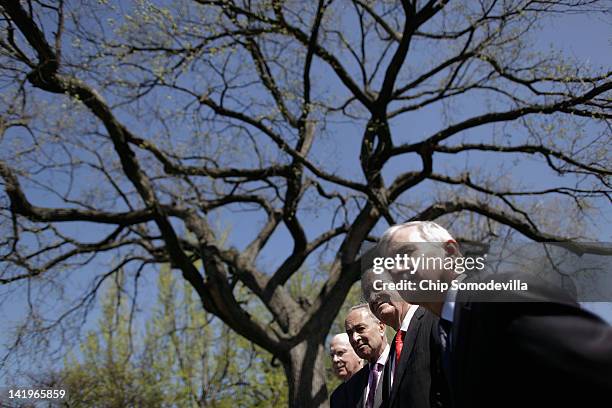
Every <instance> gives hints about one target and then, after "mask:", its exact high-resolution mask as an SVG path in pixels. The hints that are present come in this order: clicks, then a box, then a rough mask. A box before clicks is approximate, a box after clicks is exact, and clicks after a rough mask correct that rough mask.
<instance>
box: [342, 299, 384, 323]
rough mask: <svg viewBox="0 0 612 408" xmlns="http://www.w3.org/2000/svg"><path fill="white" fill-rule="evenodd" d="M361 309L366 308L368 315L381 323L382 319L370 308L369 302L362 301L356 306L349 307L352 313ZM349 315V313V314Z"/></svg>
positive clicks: (375, 321)
mask: <svg viewBox="0 0 612 408" xmlns="http://www.w3.org/2000/svg"><path fill="white" fill-rule="evenodd" d="M360 309H364V310H365V311H366V312H367V313H368V315H369V316H370V317H371V318H372V320H373V321H374V323H376V324H379V323H380V320H379V319H378V317H376V316H374V313H372V311H371V310H370V306H369V305H368V304H367V303H360V304H358V305H356V306H353V307H351V308H350V309H349V313H351V312H352V311H354V310H360ZM347 316H348V314H347Z"/></svg>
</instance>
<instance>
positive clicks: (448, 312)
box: [440, 274, 466, 323]
mask: <svg viewBox="0 0 612 408" xmlns="http://www.w3.org/2000/svg"><path fill="white" fill-rule="evenodd" d="M465 277H466V275H465V274H459V276H457V277H456V278H455V279H454V280H455V281H457V282H461V281H462V280H464V279H465ZM456 299H457V290H456V289H452V285H451V287H450V288H449V289H448V290H447V291H446V297H445V298H444V303H443V304H442V311H441V312H440V318H442V319H444V320H447V321H449V322H451V323H452V322H453V320H454V318H455V301H456Z"/></svg>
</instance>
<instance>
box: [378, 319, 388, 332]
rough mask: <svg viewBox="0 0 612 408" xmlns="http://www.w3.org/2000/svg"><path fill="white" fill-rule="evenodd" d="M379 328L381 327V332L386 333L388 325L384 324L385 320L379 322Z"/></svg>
mask: <svg viewBox="0 0 612 408" xmlns="http://www.w3.org/2000/svg"><path fill="white" fill-rule="evenodd" d="M378 328H379V329H380V332H381V333H384V332H385V329H386V328H387V325H386V324H384V323H383V322H378Z"/></svg>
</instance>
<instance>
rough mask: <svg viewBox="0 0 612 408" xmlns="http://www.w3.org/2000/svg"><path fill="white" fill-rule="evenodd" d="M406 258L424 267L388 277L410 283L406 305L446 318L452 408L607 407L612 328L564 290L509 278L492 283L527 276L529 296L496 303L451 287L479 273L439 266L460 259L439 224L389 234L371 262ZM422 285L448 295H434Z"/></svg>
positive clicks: (443, 335)
mask: <svg viewBox="0 0 612 408" xmlns="http://www.w3.org/2000/svg"><path fill="white" fill-rule="evenodd" d="M403 256H410V257H411V258H412V259H414V260H416V259H418V258H421V260H422V262H421V261H419V264H418V266H417V265H416V263H415V262H413V263H412V264H411V265H410V267H406V265H399V266H398V265H397V263H396V264H395V265H394V266H393V267H391V268H389V269H388V273H389V275H390V276H391V277H392V280H393V281H394V283H397V282H399V281H402V280H405V281H408V282H412V284H411V285H412V286H411V287H410V290H401V291H399V294H400V295H401V296H402V298H403V300H404V301H407V302H411V303H417V304H420V305H421V306H423V307H425V308H427V309H429V310H430V311H431V312H433V313H434V314H436V315H438V316H439V317H440V324H439V334H440V342H441V346H442V353H443V358H442V360H443V366H444V372H445V374H446V378H447V381H448V383H449V386H450V393H451V398H452V401H453V406H454V407H455V408H483V407H556V408H559V407H572V408H575V407H583V406H584V407H586V406H602V404H603V405H609V404H610V401H611V398H612V328H611V327H610V326H609V325H607V324H606V323H605V322H603V321H602V320H601V319H600V318H598V317H596V316H595V315H593V314H591V313H589V312H587V311H585V310H583V309H581V308H580V306H579V305H578V304H577V303H575V302H574V301H573V300H572V298H571V297H570V296H568V295H566V294H565V293H563V291H562V290H561V289H559V288H556V287H553V286H552V285H551V284H546V283H544V282H543V281H538V280H537V279H535V277H533V276H524V275H519V274H512V273H506V274H502V275H494V279H496V280H497V281H504V280H507V279H514V278H515V277H519V276H520V277H521V278H522V279H524V280H525V281H526V282H528V283H529V291H528V293H527V292H522V291H521V290H508V291H506V292H504V293H502V294H500V295H499V298H498V299H495V298H493V297H491V293H485V294H483V293H478V292H470V291H467V290H462V289H460V290H458V291H457V290H452V289H450V288H452V285H451V283H452V282H453V281H455V282H456V281H457V280H460V281H462V284H465V285H463V286H464V287H467V283H471V282H474V281H478V280H479V279H481V277H480V276H479V275H478V274H470V273H468V272H466V273H465V274H458V273H457V271H456V270H453V268H448V267H442V265H448V264H451V265H452V264H453V262H454V261H455V260H458V259H459V258H461V257H462V255H461V252H460V251H459V246H458V245H457V243H456V242H455V240H454V239H453V237H452V236H451V235H450V233H448V231H446V230H445V229H444V228H442V227H441V226H439V225H438V224H436V223H433V222H409V223H406V224H402V225H397V226H393V227H391V228H389V229H388V230H387V231H386V232H385V233H384V235H383V237H382V238H381V240H380V241H379V243H378V245H377V251H376V257H373V258H372V259H376V258H381V257H382V258H381V259H383V260H384V259H393V260H402V259H403V258H402V257H403ZM432 259H433V261H432V262H427V263H426V262H425V260H432ZM436 259H437V260H439V262H435V260H436ZM392 263H393V261H391V262H390V263H389V265H390V264H392ZM398 263H399V262H398ZM457 264H458V263H457ZM421 282H426V283H427V284H435V285H437V286H436V287H437V288H443V289H442V290H432V291H427V290H424V289H422V288H423V287H424V286H423V285H421ZM604 401H607V402H604Z"/></svg>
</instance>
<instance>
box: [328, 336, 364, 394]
mask: <svg viewBox="0 0 612 408" xmlns="http://www.w3.org/2000/svg"><path fill="white" fill-rule="evenodd" d="M329 356H330V357H331V359H332V370H333V371H334V374H335V375H336V377H338V378H339V379H341V380H342V381H344V382H347V381H348V380H349V379H350V378H351V377H352V376H353V374H355V373H356V372H357V371H359V370H361V367H362V366H363V364H362V362H363V360H361V359H360V358H359V356H358V355H357V354H355V350H353V347H352V346H351V343H350V341H349V337H348V334H346V333H340V334H336V335H335V336H334V337H332V339H331V342H330V343H329Z"/></svg>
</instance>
